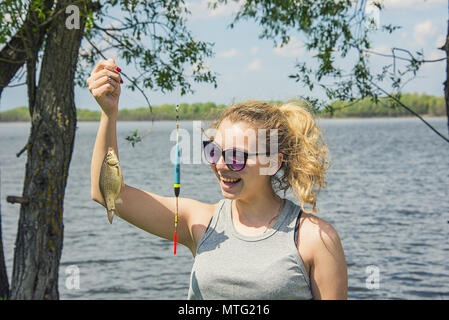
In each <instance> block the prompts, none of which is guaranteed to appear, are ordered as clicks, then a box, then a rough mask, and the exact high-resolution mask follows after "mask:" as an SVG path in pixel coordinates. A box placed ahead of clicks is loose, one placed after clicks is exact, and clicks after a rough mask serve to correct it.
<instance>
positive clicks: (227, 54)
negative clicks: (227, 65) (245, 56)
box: [217, 48, 238, 58]
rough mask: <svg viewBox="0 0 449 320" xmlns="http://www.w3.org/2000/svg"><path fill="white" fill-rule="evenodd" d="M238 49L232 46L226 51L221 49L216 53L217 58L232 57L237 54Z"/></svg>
mask: <svg viewBox="0 0 449 320" xmlns="http://www.w3.org/2000/svg"><path fill="white" fill-rule="evenodd" d="M237 53H238V51H237V50H236V49H234V48H232V49H231V50H228V51H222V52H220V53H218V54H217V57H218V58H232V57H235V56H236V55H237Z"/></svg>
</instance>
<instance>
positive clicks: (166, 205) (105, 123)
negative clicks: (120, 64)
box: [87, 59, 214, 254]
mask: <svg viewBox="0 0 449 320" xmlns="http://www.w3.org/2000/svg"><path fill="white" fill-rule="evenodd" d="M119 71H120V69H118V68H117V66H116V65H115V62H114V60H113V59H109V60H101V61H100V62H99V63H98V64H97V65H96V66H95V68H94V70H93V71H92V73H91V75H90V77H89V78H88V79H87V83H88V85H89V91H90V92H91V93H92V95H93V96H94V98H95V99H96V100H97V102H98V104H99V105H100V107H101V109H102V112H101V119H100V124H99V127H98V132H97V137H96V140H95V145H94V150H93V153H92V162H91V197H92V199H93V200H94V201H96V202H98V203H100V204H101V205H103V206H104V207H105V206H106V205H105V201H104V199H103V196H102V194H101V192H100V187H99V181H100V171H101V165H102V163H103V159H104V156H105V154H106V153H107V151H108V148H109V147H112V148H113V149H114V151H115V153H116V154H117V156H118V148H117V134H116V122H117V113H118V101H119V96H120V82H121V77H120V72H119ZM108 76H109V77H111V78H110V79H108ZM124 179H125V182H126V176H125V177H124ZM119 198H120V199H121V200H122V203H120V204H119V203H117V204H116V209H117V211H118V215H119V217H120V218H122V219H124V220H126V221H128V222H129V223H131V224H133V225H135V226H137V227H139V228H141V229H143V230H145V231H147V232H150V233H152V234H154V235H157V236H159V237H162V238H165V239H172V238H173V232H174V212H175V198H174V197H163V196H159V195H157V194H154V193H151V192H148V191H143V190H140V189H137V188H133V187H131V186H129V185H127V184H125V185H124V186H122V187H121V190H120V194H119ZM179 208H180V211H179V215H180V216H179V223H178V230H177V233H178V241H179V243H181V244H183V245H185V246H187V247H188V248H189V249H190V250H191V251H192V253H193V254H194V253H195V250H196V243H197V241H198V240H199V239H198V237H200V236H201V235H202V233H201V231H202V229H205V228H206V226H207V221H208V219H210V213H211V212H213V208H214V206H213V205H209V204H205V203H201V202H199V201H195V200H192V199H186V198H180V199H179ZM193 217H194V218H193ZM203 221H204V222H203ZM204 224H205V225H204Z"/></svg>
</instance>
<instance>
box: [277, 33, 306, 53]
mask: <svg viewBox="0 0 449 320" xmlns="http://www.w3.org/2000/svg"><path fill="white" fill-rule="evenodd" d="M304 50H305V49H304V45H303V44H302V43H301V42H299V41H298V39H296V38H295V37H291V38H290V41H289V43H287V44H286V45H284V46H283V47H281V46H280V45H278V46H277V47H275V48H274V49H273V51H274V53H275V54H277V55H280V56H282V57H297V56H299V55H301V54H302V53H303V52H304Z"/></svg>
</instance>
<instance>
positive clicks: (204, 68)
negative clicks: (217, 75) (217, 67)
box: [191, 61, 210, 74]
mask: <svg viewBox="0 0 449 320" xmlns="http://www.w3.org/2000/svg"><path fill="white" fill-rule="evenodd" d="M197 69H198V71H197ZM195 71H196V72H197V73H199V74H205V73H207V72H209V71H210V68H209V67H208V66H206V65H205V64H203V65H202V66H200V61H196V62H195V63H194V64H193V65H192V67H191V72H192V74H193V72H195Z"/></svg>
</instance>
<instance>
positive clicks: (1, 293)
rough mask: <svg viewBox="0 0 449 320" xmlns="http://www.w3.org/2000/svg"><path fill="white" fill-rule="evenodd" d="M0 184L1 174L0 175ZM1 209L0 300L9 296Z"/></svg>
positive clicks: (0, 209)
mask: <svg viewBox="0 0 449 320" xmlns="http://www.w3.org/2000/svg"><path fill="white" fill-rule="evenodd" d="M0 174H1V173H0ZM0 186H1V175H0ZM0 189H1V188H0ZM0 198H1V195H0ZM1 211H2V208H1V205H0V300H4V299H7V298H8V296H9V284H8V274H7V273H6V264H5V255H4V254H3V237H2V212H1Z"/></svg>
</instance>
